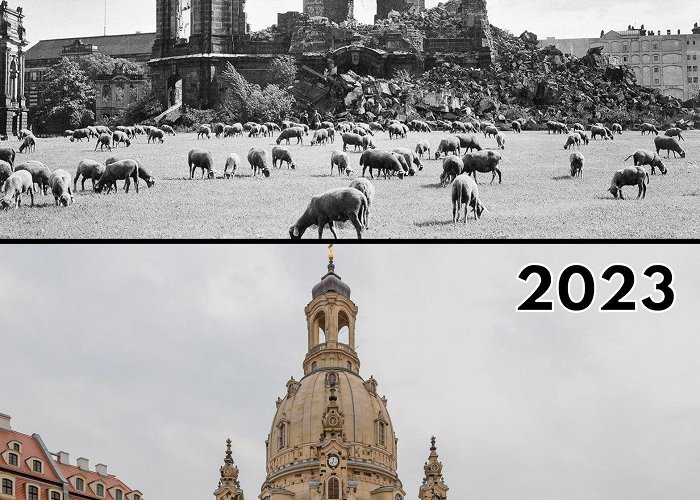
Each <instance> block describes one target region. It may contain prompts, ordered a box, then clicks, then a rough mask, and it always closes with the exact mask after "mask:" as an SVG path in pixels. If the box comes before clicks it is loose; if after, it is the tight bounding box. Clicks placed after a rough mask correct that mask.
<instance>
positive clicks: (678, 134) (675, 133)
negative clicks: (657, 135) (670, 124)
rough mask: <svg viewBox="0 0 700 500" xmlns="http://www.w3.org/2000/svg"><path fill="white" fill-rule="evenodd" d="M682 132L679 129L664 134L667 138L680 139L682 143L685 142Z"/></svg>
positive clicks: (672, 129)
mask: <svg viewBox="0 0 700 500" xmlns="http://www.w3.org/2000/svg"><path fill="white" fill-rule="evenodd" d="M681 132H682V130H681V129H679V128H670V129H668V130H667V131H666V132H664V135H665V136H666V137H678V139H680V140H681V141H685V139H683V136H682V135H681Z"/></svg>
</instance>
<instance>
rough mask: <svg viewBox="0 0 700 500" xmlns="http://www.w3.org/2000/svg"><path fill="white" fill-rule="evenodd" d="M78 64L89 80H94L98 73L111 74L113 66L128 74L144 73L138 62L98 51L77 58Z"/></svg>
mask: <svg viewBox="0 0 700 500" xmlns="http://www.w3.org/2000/svg"><path fill="white" fill-rule="evenodd" d="M78 65H79V66H80V69H81V70H82V71H84V72H85V73H86V74H87V75H88V77H89V78H90V79H91V80H95V79H96V78H97V77H98V76H100V75H111V74H112V73H113V72H114V68H115V67H117V66H119V67H121V68H122V70H123V71H124V73H127V74H130V75H143V74H144V69H143V67H142V66H140V65H139V64H136V63H134V62H131V61H129V60H128V59H121V58H115V57H110V56H108V55H105V54H101V53H99V52H95V53H93V54H90V55H89V56H85V57H81V58H80V59H78Z"/></svg>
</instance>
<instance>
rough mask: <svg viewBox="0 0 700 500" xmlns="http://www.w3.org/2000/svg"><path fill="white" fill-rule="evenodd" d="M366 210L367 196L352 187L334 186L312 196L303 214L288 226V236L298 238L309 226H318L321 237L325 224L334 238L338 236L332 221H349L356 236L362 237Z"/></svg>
mask: <svg viewBox="0 0 700 500" xmlns="http://www.w3.org/2000/svg"><path fill="white" fill-rule="evenodd" d="M366 211H367V198H366V197H365V195H364V194H363V193H362V192H361V191H360V190H358V189H355V188H354V187H346V188H336V189H331V190H330V191H326V192H325V193H323V194H320V195H317V196H314V197H313V198H311V202H309V206H308V207H307V208H306V211H305V212H304V214H303V215H302V216H301V217H299V220H298V221H297V222H296V224H294V225H293V226H292V227H290V228H289V236H290V237H291V238H292V239H299V238H301V237H302V236H303V234H304V232H305V231H306V229H307V228H308V227H309V226H312V225H314V224H316V225H317V226H318V237H319V239H321V238H323V229H324V228H325V226H326V224H328V227H329V228H330V230H331V233H333V237H334V238H338V235H337V234H336V232H335V224H334V222H336V221H338V222H345V221H348V220H349V221H350V222H352V225H353V226H355V230H356V231H357V238H358V239H362V231H363V225H362V222H361V221H362V220H364V218H365V212H366Z"/></svg>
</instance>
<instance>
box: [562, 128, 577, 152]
mask: <svg viewBox="0 0 700 500" xmlns="http://www.w3.org/2000/svg"><path fill="white" fill-rule="evenodd" d="M574 146H578V147H579V148H580V147H581V136H580V135H579V134H578V133H576V132H575V133H573V134H569V137H567V139H566V144H564V149H569V148H573V147H574Z"/></svg>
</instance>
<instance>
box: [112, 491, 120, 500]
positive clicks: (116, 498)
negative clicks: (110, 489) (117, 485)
mask: <svg viewBox="0 0 700 500" xmlns="http://www.w3.org/2000/svg"><path fill="white" fill-rule="evenodd" d="M114 500H122V490H114Z"/></svg>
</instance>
